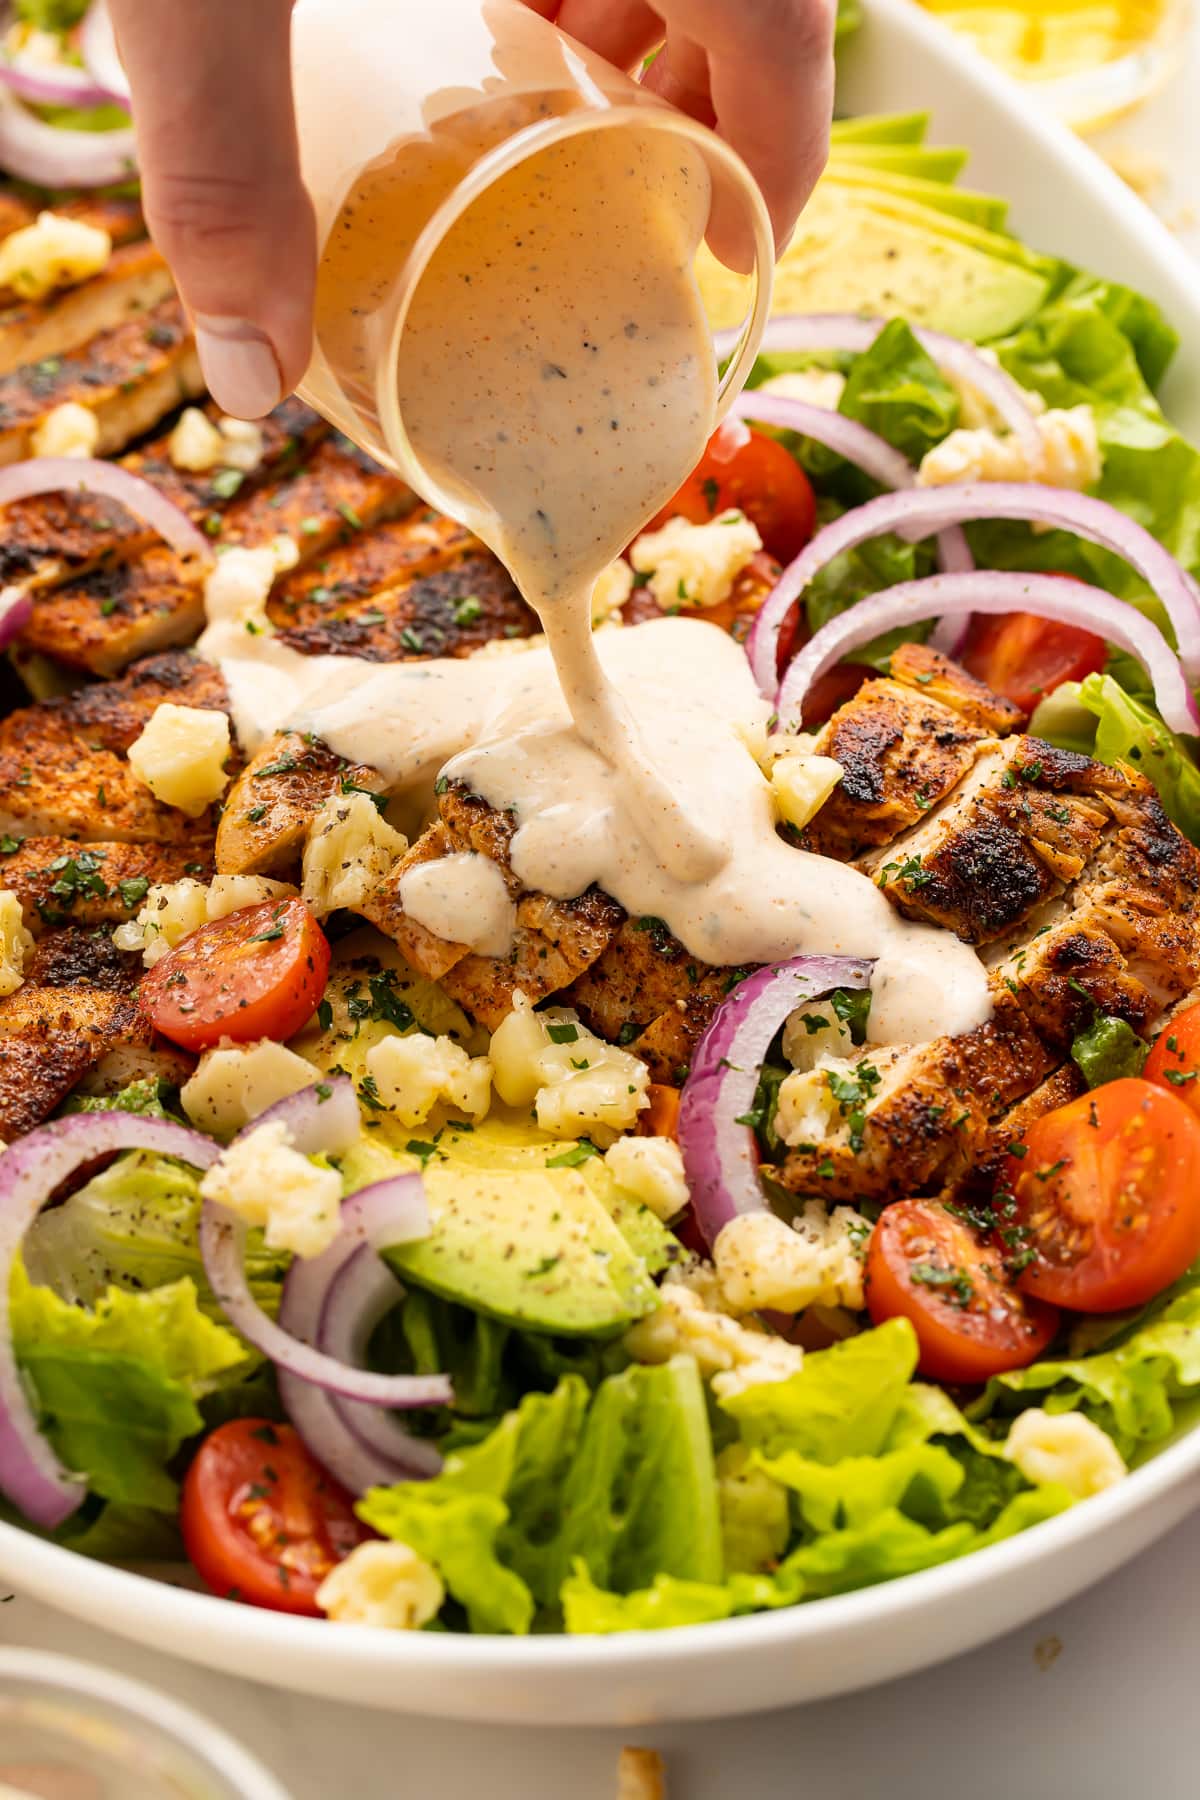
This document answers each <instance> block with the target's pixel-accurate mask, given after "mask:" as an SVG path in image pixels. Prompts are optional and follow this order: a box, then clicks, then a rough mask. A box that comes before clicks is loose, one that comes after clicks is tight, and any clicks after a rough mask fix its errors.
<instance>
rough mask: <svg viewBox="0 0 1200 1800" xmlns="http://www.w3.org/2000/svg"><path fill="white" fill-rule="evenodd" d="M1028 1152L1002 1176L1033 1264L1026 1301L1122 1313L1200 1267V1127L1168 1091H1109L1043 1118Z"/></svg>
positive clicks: (1025, 1280) (1141, 1086)
mask: <svg viewBox="0 0 1200 1800" xmlns="http://www.w3.org/2000/svg"><path fill="white" fill-rule="evenodd" d="M1024 1148H1025V1154H1024V1155H1023V1156H1021V1157H1017V1156H1009V1157H1008V1159H1007V1161H1006V1163H1005V1166H1004V1172H1003V1176H1002V1183H1003V1188H1002V1196H1003V1204H1004V1205H1005V1207H1006V1208H1007V1207H1008V1205H1009V1201H1008V1199H1007V1196H1008V1195H1011V1196H1012V1199H1011V1210H1012V1217H1013V1224H1014V1226H1015V1228H1016V1230H1017V1231H1019V1232H1020V1234H1021V1245H1022V1250H1023V1253H1024V1254H1026V1255H1030V1256H1031V1257H1032V1260H1031V1261H1030V1263H1029V1266H1028V1268H1027V1269H1025V1270H1024V1271H1023V1272H1022V1274H1021V1275H1020V1277H1019V1280H1018V1285H1019V1286H1020V1287H1021V1289H1022V1290H1023V1292H1025V1293H1027V1294H1032V1295H1035V1296H1036V1297H1037V1298H1038V1299H1039V1300H1049V1301H1051V1302H1052V1303H1053V1304H1054V1305H1055V1306H1069V1307H1072V1308H1073V1309H1074V1310H1076V1311H1078V1312H1095V1313H1108V1312H1123V1311H1124V1310H1125V1308H1126V1307H1132V1306H1143V1305H1144V1304H1145V1302H1146V1301H1147V1300H1151V1299H1153V1297H1154V1295H1155V1294H1160V1293H1161V1292H1162V1290H1163V1289H1164V1288H1165V1287H1169V1286H1170V1285H1171V1283H1172V1282H1173V1281H1177V1280H1178V1279H1179V1277H1180V1276H1181V1275H1182V1274H1183V1272H1184V1270H1185V1269H1186V1268H1188V1267H1189V1265H1190V1264H1191V1263H1193V1262H1194V1261H1195V1259H1196V1257H1197V1256H1200V1187H1198V1186H1197V1182H1196V1172H1197V1170H1200V1120H1198V1119H1197V1118H1196V1115H1195V1114H1194V1113H1193V1112H1192V1111H1191V1110H1190V1109H1189V1108H1188V1107H1187V1106H1185V1105H1184V1103H1183V1101H1182V1100H1178V1099H1176V1097H1175V1095H1174V1094H1173V1093H1171V1092H1170V1091H1169V1090H1164V1089H1163V1088H1158V1087H1155V1086H1153V1084H1152V1083H1151V1082H1149V1081H1133V1080H1126V1081H1110V1082H1109V1083H1108V1084H1107V1085H1106V1086H1105V1087H1100V1088H1097V1089H1096V1091H1095V1092H1094V1093H1092V1094H1084V1095H1083V1096H1082V1097H1081V1098H1080V1099H1078V1100H1072V1102H1071V1104H1070V1105H1069V1106H1060V1107H1058V1108H1057V1109H1056V1111H1054V1112H1052V1113H1047V1114H1046V1116H1045V1117H1044V1118H1042V1119H1038V1120H1037V1121H1036V1123H1034V1124H1033V1125H1031V1126H1030V1128H1029V1131H1028V1133H1027V1135H1026V1138H1025V1146H1024ZM1009 1235H1010V1236H1011V1235H1012V1233H1011V1232H1010V1234H1009Z"/></svg>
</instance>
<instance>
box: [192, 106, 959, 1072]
mask: <svg viewBox="0 0 1200 1800" xmlns="http://www.w3.org/2000/svg"><path fill="white" fill-rule="evenodd" d="M388 191H389V193H390V194H392V195H393V196H394V197H395V200H394V203H395V204H397V205H400V204H401V203H402V197H403V188H402V186H401V187H393V188H391V189H389V190H388ZM709 197H710V190H709V180H708V175H707V171H706V169H705V166H704V163H703V160H702V159H701V158H700V156H699V154H698V152H696V151H695V150H694V149H693V148H692V147H691V146H689V145H687V144H685V143H681V142H679V141H676V140H675V139H673V138H670V137H667V136H665V135H663V134H662V133H658V132H654V131H652V130H647V131H645V132H637V131H634V130H631V129H628V128H626V129H622V130H620V131H616V130H606V131H605V130H602V131H597V132H594V133H589V134H586V135H582V136H579V137H575V138H572V139H568V140H565V141H563V142H560V143H558V144H556V145H554V146H553V147H551V148H550V149H548V150H546V151H543V152H542V153H541V154H540V155H539V156H538V157H536V158H533V159H531V160H530V161H528V162H526V163H523V164H521V165H520V166H518V167H517V168H515V169H513V170H512V171H510V172H509V173H508V174H507V175H506V176H504V177H502V178H501V179H500V180H499V181H498V182H497V183H496V184H495V185H494V186H493V187H492V188H490V189H488V190H486V192H485V193H484V194H483V195H482V196H481V197H480V198H479V199H478V200H477V201H476V202H475V203H474V205H473V206H472V207H471V208H470V209H469V210H468V211H467V212H466V213H465V215H464V216H463V217H462V218H461V219H460V221H459V222H458V223H457V225H456V226H455V227H454V228H453V229H452V230H451V231H450V233H449V234H448V235H447V237H446V238H445V239H444V240H443V242H442V244H441V246H440V247H439V249H438V250H437V251H436V252H435V254H434V256H433V258H432V260H431V262H430V264H429V266H428V268H427V270H426V273H425V275H424V276H423V278H422V280H421V283H420V285H419V287H418V289H417V292H416V295H415V297H414V301H413V304H412V308H411V310H410V313H409V315H408V318H407V320H406V323H405V327H404V332H403V335H402V338H401V344H400V360H399V371H398V379H399V384H400V400H401V410H402V415H403V418H404V423H405V428H406V430H407V432H408V436H409V439H410V442H411V444H412V446H413V449H414V450H415V451H416V453H417V455H418V457H419V458H420V460H421V462H422V464H423V465H424V466H425V467H426V468H427V469H429V470H430V472H431V473H432V474H433V475H434V476H435V477H436V480H437V482H438V483H439V485H440V487H441V489H442V492H443V493H445V494H447V495H449V496H451V497H452V499H453V501H454V506H453V510H454V511H455V512H456V514H457V516H459V517H460V518H462V519H463V520H465V521H466V522H467V523H468V524H469V525H470V526H471V527H472V529H474V530H476V531H478V532H479V534H480V536H482V537H483V538H484V539H485V540H486V541H487V542H488V543H489V544H490V545H491V546H492V548H493V549H494V550H495V551H496V552H497V554H498V555H499V556H500V557H501V559H502V560H503V561H504V562H505V564H506V565H507V566H508V568H509V569H510V570H511V572H512V575H513V578H514V580H515V581H516V582H517V585H518V586H519V587H520V589H521V591H522V593H523V594H524V595H525V597H526V599H527V600H528V601H529V602H530V603H531V605H532V606H533V607H534V608H535V609H536V611H537V612H538V614H539V616H540V618H541V619H542V622H543V625H544V627H545V631H546V636H547V641H548V645H549V651H547V650H544V649H534V650H525V649H517V648H516V647H514V648H513V653H512V654H510V655H498V656H497V655H493V656H486V655H485V656H479V657H475V658H471V659H468V660H451V659H442V660H433V661H429V662H423V663H411V664H383V665H380V664H370V663H363V662H360V661H357V660H355V659H352V658H341V657H317V658H311V657H303V656H300V655H298V654H297V653H296V652H294V651H291V650H289V649H288V648H287V647H286V646H284V645H281V644H279V643H278V642H277V641H273V640H272V639H271V638H269V637H267V636H265V635H264V636H257V637H254V636H251V637H247V635H246V633H245V632H244V630H242V629H241V628H240V626H239V625H238V624H237V622H236V621H224V622H221V621H215V622H214V623H213V624H212V625H210V628H209V631H208V632H207V633H206V635H205V638H204V640H203V641H202V646H201V648H202V650H203V652H204V654H206V655H209V656H213V657H215V658H217V659H218V660H219V661H220V662H221V665H222V668H223V669H224V672H225V675H226V679H227V681H228V684H229V687H230V691H231V695H232V699H233V706H234V717H235V722H236V724H237V727H238V734H239V737H240V739H241V741H242V743H243V745H244V746H245V747H247V748H250V747H252V746H253V745H254V744H256V743H257V742H260V741H261V740H262V738H263V737H264V736H265V735H266V734H267V733H269V732H270V731H273V730H275V729H278V728H280V727H281V726H283V725H289V726H293V727H296V728H299V729H302V730H307V731H311V732H313V733H314V734H315V735H316V736H317V737H318V738H320V739H321V740H322V741H323V742H325V743H327V744H328V745H329V746H330V747H331V748H332V749H333V750H334V751H336V752H337V753H338V754H339V755H341V756H344V757H346V758H348V759H349V760H351V761H353V762H356V763H357V762H362V763H368V764H371V765H373V766H374V767H375V768H377V769H379V770H380V772H381V773H382V774H383V775H384V776H386V777H387V778H388V780H389V781H390V782H391V783H392V784H393V785H394V786H395V787H396V788H397V789H407V790H409V791H413V790H416V791H418V792H419V791H421V790H422V789H424V790H425V791H426V792H427V791H428V790H429V788H431V787H432V783H433V780H434V778H435V776H436V775H438V774H439V773H440V772H441V771H442V770H443V768H444V771H445V773H446V774H447V775H448V776H449V777H450V778H452V779H455V780H460V781H463V782H465V783H466V784H467V786H468V787H469V788H470V789H471V790H472V791H474V792H476V793H478V794H480V795H482V796H483V798H484V799H485V800H486V801H488V803H489V804H491V805H492V806H495V807H498V808H507V809H509V810H510V811H511V812H512V813H513V814H514V816H515V817H516V819H517V821H518V827H519V828H518V830H517V832H516V834H515V836H514V838H513V840H512V846H511V861H512V867H513V870H514V872H515V873H516V874H517V875H518V877H519V878H520V880H521V881H522V883H523V884H524V886H525V887H526V888H528V889H530V890H533V891H536V892H541V893H545V894H548V895H551V896H552V897H555V898H558V899H569V898H573V897H574V896H576V895H578V894H580V893H582V892H583V891H584V890H585V889H586V888H588V887H589V886H590V885H592V884H593V883H594V884H595V885H597V886H599V887H600V888H602V889H603V890H604V891H605V892H606V893H608V894H611V895H612V896H613V898H614V899H616V900H618V901H619V902H620V904H621V905H622V906H623V907H624V908H625V909H626V910H627V911H628V912H629V913H631V914H632V915H634V916H647V915H650V916H654V917H656V918H661V919H662V920H664V921H665V922H666V924H667V925H668V926H669V927H670V929H671V931H672V932H673V933H674V934H675V936H676V937H677V938H679V939H680V941H681V942H682V943H683V944H684V945H686V947H687V949H688V950H689V951H690V952H691V953H692V955H694V956H696V957H698V958H701V959H703V960H704V961H705V962H708V963H714V964H725V965H742V964H750V963H762V962H774V961H779V960H782V959H784V958H787V957H790V956H795V955H798V954H803V953H805V952H811V953H814V954H815V953H831V954H839V953H840V954H846V955H850V956H861V957H872V958H875V959H877V960H876V972H875V980H874V983H873V993H874V999H873V1005H872V1019H871V1027H872V1029H871V1035H872V1038H873V1039H875V1040H876V1041H880V1042H889V1041H890V1042H905V1043H915V1042H919V1041H922V1040H924V1039H927V1038H929V1037H932V1036H935V1035H938V1034H939V1033H941V1032H959V1031H965V1030H968V1029H970V1028H971V1027H972V1026H974V1025H976V1024H978V1023H980V1022H981V1021H982V1020H983V1019H984V1018H986V1017H987V1016H988V1012H989V1002H988V992H987V984H986V978H985V975H984V971H983V968H982V966H981V964H980V962H979V960H978V958H977V957H976V956H975V955H974V953H973V952H972V951H971V950H970V949H968V948H967V947H966V946H965V945H963V944H961V943H959V942H958V940H957V939H956V938H954V937H953V936H952V935H951V934H949V933H948V932H944V931H940V930H937V929H935V928H931V927H927V926H918V925H913V924H910V923H908V922H907V921H905V920H903V919H901V918H900V917H898V915H897V914H896V913H895V911H894V910H893V908H892V907H891V906H890V904H889V903H888V901H887V900H886V899H885V898H884V896H883V895H882V894H881V893H880V892H879V891H878V889H877V888H876V887H875V886H874V885H873V884H872V882H871V881H869V880H868V879H867V878H866V877H865V876H862V875H860V874H858V873H857V872H856V871H855V870H853V869H850V868H847V867H845V866H843V865H841V864H838V863H834V862H832V861H829V860H827V859H824V858H820V857H816V856H811V855H807V854H805V853H803V852H801V851H798V850H795V849H793V848H791V847H790V846H789V845H787V844H785V843H784V842H783V841H782V840H781V839H780V838H779V836H778V835H777V833H776V830H775V816H774V811H773V806H772V800H771V794H770V789H769V787H768V784H767V782H766V781H765V779H764V777H763V776H762V774H761V771H760V770H759V768H758V766H757V764H756V763H755V761H754V759H753V757H752V756H751V754H750V752H749V751H748V750H747V748H746V745H745V742H744V740H743V737H742V735H741V733H742V732H743V731H744V730H745V729H746V728H751V729H753V728H761V727H762V726H763V725H764V723H765V720H766V717H767V714H768V712H769V710H770V709H769V707H768V706H767V703H766V702H765V701H764V700H763V699H762V698H761V696H760V695H759V694H758V692H757V689H756V686H755V683H754V680H753V678H752V676H751V673H750V669H749V666H748V664H747V662H746V658H745V655H744V653H743V651H742V650H741V648H740V647H739V646H738V645H737V644H736V643H734V642H733V640H732V639H731V638H729V637H727V636H725V635H724V634H723V633H721V632H720V631H718V630H716V629H715V628H714V627H712V626H711V625H708V624H705V623H704V622H702V621H700V620H696V619H685V618H674V619H672V618H668V619H663V620H661V621H655V622H654V623H652V624H648V625H644V626H641V627H637V628H634V629H605V630H604V631H602V632H600V633H597V634H593V631H592V625H591V604H590V602H591V590H592V586H593V584H594V582H595V579H596V577H597V576H598V575H599V573H600V571H601V570H602V569H604V568H605V567H606V566H607V564H608V563H609V562H610V561H612V559H613V558H614V557H615V556H617V555H619V554H620V552H621V551H622V550H623V549H624V548H625V546H626V544H627V543H628V542H629V540H630V538H631V537H633V536H634V535H635V534H636V532H637V530H638V529H639V528H640V527H641V525H643V524H644V523H645V521H646V520H647V519H648V518H650V517H651V516H652V515H653V514H654V513H655V511H657V510H658V508H659V507H661V506H662V505H663V504H664V502H665V501H666V500H667V499H669V497H670V495H671V494H672V493H674V492H675V490H676V489H677V488H678V486H679V485H680V483H681V481H682V480H683V479H684V477H685V476H686V475H687V474H688V473H689V471H690V470H691V469H692V468H694V466H695V465H696V463H697V462H698V461H699V459H700V456H701V453H702V451H703V449H704V445H705V443H706V441H707V438H708V436H709V433H710V431H711V427H712V421H713V417H714V411H715V373H716V372H715V367H714V360H713V355H712V341H711V333H710V330H709V327H708V324H707V321H706V318H705V315H704V311H703V306H702V303H701V300H700V296H699V293H698V290H697V287H696V283H695V279H694V276H693V273H692V263H693V258H694V255H695V251H696V247H697V245H698V244H699V242H700V240H701V237H702V235H703V231H704V227H705V223H706V221H707V217H708V207H709ZM406 229H411V221H407V222H406ZM439 867H441V866H440V865H438V864H436V863H435V864H428V865H425V868H426V871H427V872H426V873H424V874H422V876H421V878H420V882H419V883H414V884H413V888H412V893H411V899H412V902H413V906H414V914H415V913H416V911H417V909H418V907H419V915H420V918H421V922H422V923H424V924H426V925H427V926H429V927H430V928H431V929H433V930H435V931H436V930H439V925H440V932H439V935H442V936H444V937H447V938H457V940H458V941H460V942H462V941H468V940H467V939H466V938H465V936H464V919H465V917H466V915H467V914H468V913H469V911H470V910H471V909H470V906H469V905H468V904H466V897H467V893H468V892H470V893H472V894H474V895H475V896H476V898H477V899H479V900H480V901H482V900H483V899H484V898H485V897H486V894H487V893H488V892H490V890H489V889H485V887H484V886H483V885H482V884H481V883H480V881H479V879H478V877H477V876H473V875H472V874H471V872H470V871H468V870H466V869H464V868H463V867H462V866H461V859H460V858H447V859H445V866H444V867H441V873H440V875H439V874H438V873H437V871H438V870H439ZM405 880H406V881H407V880H408V877H406V878H405ZM439 881H440V882H441V883H442V888H441V891H440V892H439V888H438V883H439ZM456 883H457V886H456ZM403 891H404V893H405V896H406V900H407V898H408V891H407V889H405V890H403ZM493 899H495V901H496V904H494V905H487V906H485V907H484V909H483V910H484V911H485V912H486V913H487V923H486V928H485V930H484V936H485V937H486V940H487V944H488V949H487V952H486V953H487V954H497V945H498V943H499V938H500V936H502V924H503V915H502V910H501V909H499V901H498V896H493ZM435 920H436V921H438V923H435V922H434V921H435ZM479 947H480V948H481V949H482V948H483V944H482V943H481V944H480V945H479ZM500 948H501V949H502V948H503V946H502V945H500Z"/></svg>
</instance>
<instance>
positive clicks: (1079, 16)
mask: <svg viewBox="0 0 1200 1800" xmlns="http://www.w3.org/2000/svg"><path fill="white" fill-rule="evenodd" d="M920 4H921V5H923V6H924V7H925V9H926V11H927V12H931V13H935V14H937V15H938V17H939V18H941V19H943V20H944V21H945V23H946V24H947V25H950V26H952V27H954V29H956V30H958V31H962V32H964V33H966V35H967V36H968V37H971V38H973V39H974V41H975V43H976V44H977V45H978V47H979V48H980V49H981V50H982V51H983V52H984V54H985V55H986V56H988V57H990V58H991V59H992V61H993V62H996V63H998V64H999V65H1000V67H1001V68H1003V69H1005V70H1007V72H1008V73H1009V74H1010V75H1015V76H1017V77H1018V78H1019V79H1021V80H1023V81H1029V82H1035V83H1037V84H1038V85H1039V86H1041V85H1042V84H1046V87H1047V97H1048V98H1051V99H1052V100H1053V101H1055V103H1056V104H1057V106H1058V110H1060V111H1061V112H1063V113H1064V114H1065V115H1066V116H1067V117H1069V118H1070V120H1071V122H1072V123H1074V124H1077V125H1086V124H1096V123H1099V122H1100V121H1101V120H1102V119H1103V118H1105V117H1107V116H1111V114H1113V113H1114V112H1118V111H1120V110H1122V109H1123V108H1124V107H1126V106H1130V105H1132V104H1134V103H1135V102H1136V101H1137V100H1139V99H1141V98H1143V97H1144V96H1145V94H1146V93H1148V92H1149V91H1150V90H1151V89H1152V88H1153V87H1154V86H1155V85H1156V84H1157V83H1158V82H1159V81H1160V80H1161V79H1162V78H1163V77H1164V75H1165V74H1166V73H1167V71H1168V70H1169V68H1170V66H1171V62H1172V60H1173V57H1174V54H1175V52H1176V49H1177V47H1178V44H1179V41H1180V39H1181V37H1182V31H1183V24H1184V20H1185V18H1186V14H1187V11H1188V7H1187V4H1186V0H992V3H991V4H988V3H987V0H976V4H974V5H970V4H964V0H920Z"/></svg>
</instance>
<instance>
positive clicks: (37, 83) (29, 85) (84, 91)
mask: <svg viewBox="0 0 1200 1800" xmlns="http://www.w3.org/2000/svg"><path fill="white" fill-rule="evenodd" d="M0 83H2V84H3V85H4V86H5V87H6V88H9V89H10V90H11V91H12V92H13V93H14V94H16V95H17V97H18V99H21V100H28V101H30V102H31V103H32V104H33V105H34V106H78V107H88V106H107V105H109V104H110V103H111V102H113V101H116V102H117V104H118V105H123V104H124V100H123V98H122V96H121V95H120V94H114V93H113V92H112V91H111V89H109V88H104V87H100V86H99V85H98V84H97V83H96V82H95V81H94V80H93V79H92V77H91V75H90V74H89V73H88V71H87V70H86V69H77V68H74V67H73V66H72V65H71V64H70V63H59V64H54V63H47V64H45V65H44V66H43V65H42V64H38V65H37V66H36V67H33V66H31V65H28V64H22V63H16V62H11V61H8V60H7V59H0Z"/></svg>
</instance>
